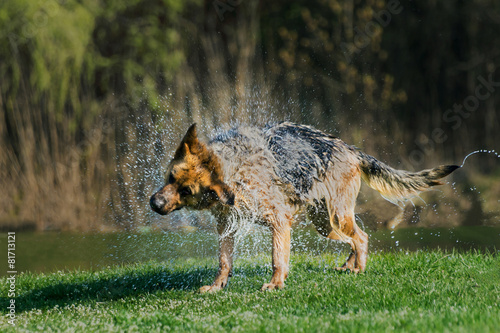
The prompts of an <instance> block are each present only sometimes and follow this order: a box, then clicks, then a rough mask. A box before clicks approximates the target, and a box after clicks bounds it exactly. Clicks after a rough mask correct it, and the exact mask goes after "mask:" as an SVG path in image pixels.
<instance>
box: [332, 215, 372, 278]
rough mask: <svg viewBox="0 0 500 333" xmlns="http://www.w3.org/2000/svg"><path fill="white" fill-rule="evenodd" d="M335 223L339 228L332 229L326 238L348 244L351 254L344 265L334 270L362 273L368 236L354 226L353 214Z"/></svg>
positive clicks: (364, 266) (364, 265)
mask: <svg viewBox="0 0 500 333" xmlns="http://www.w3.org/2000/svg"><path fill="white" fill-rule="evenodd" d="M337 221H338V222H337V223H338V224H337V225H338V227H339V228H338V229H337V228H335V227H334V228H333V230H332V232H331V233H330V234H329V235H328V238H330V239H336V240H341V241H343V242H346V243H349V245H350V246H351V253H350V255H349V258H348V259H347V261H346V262H345V264H344V265H342V266H341V267H338V268H336V269H337V270H342V271H345V270H347V269H349V270H350V271H352V272H355V273H359V272H363V271H364V270H365V268H366V259H367V255H368V235H367V234H366V232H364V231H363V230H361V229H360V228H359V227H358V226H357V225H356V222H355V218H354V213H350V214H347V215H344V216H342V217H340V218H337Z"/></svg>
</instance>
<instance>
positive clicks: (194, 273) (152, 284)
mask: <svg viewBox="0 0 500 333" xmlns="http://www.w3.org/2000/svg"><path fill="white" fill-rule="evenodd" d="M216 272H217V268H216V267H191V268H189V269H174V268H171V269H169V268H162V269H158V268H155V269H151V270H137V271H134V270H126V271H117V272H113V273H111V272H108V273H106V274H99V273H90V274H89V275H87V276H82V277H80V278H79V277H78V275H77V276H76V279H79V281H76V282H75V280H76V279H72V281H71V282H61V281H57V280H58V279H57V275H49V276H48V277H47V278H46V279H44V281H43V282H37V281H35V282H34V283H33V284H34V287H32V289H30V290H27V291H26V292H21V293H20V295H17V297H16V298H15V310H16V313H19V312H24V311H30V310H33V309H40V310H44V309H50V308H54V307H55V306H56V305H57V306H59V307H64V306H67V305H71V304H75V305H78V304H82V303H88V302H91V303H92V302H107V301H113V300H117V299H121V298H124V297H130V296H132V297H133V296H139V295H144V294H151V293H156V292H160V291H165V290H168V291H188V292H189V291H191V292H192V291H196V290H198V288H200V287H201V286H202V285H204V284H210V283H211V282H212V281H213V278H214V276H215V274H216ZM37 284H43V285H42V286H37ZM2 296H3V295H2ZM10 300H11V299H10V298H6V297H1V298H0V307H1V310H0V313H4V314H5V313H8V311H9V309H8V308H7V307H8V306H9V305H10Z"/></svg>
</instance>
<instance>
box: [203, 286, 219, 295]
mask: <svg viewBox="0 0 500 333" xmlns="http://www.w3.org/2000/svg"><path fill="white" fill-rule="evenodd" d="M220 290H222V288H221V287H220V286H203V287H201V288H200V293H201V294H204V293H215V292H217V291H220Z"/></svg>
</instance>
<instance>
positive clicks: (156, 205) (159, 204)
mask: <svg viewBox="0 0 500 333" xmlns="http://www.w3.org/2000/svg"><path fill="white" fill-rule="evenodd" d="M165 203H166V202H165V199H164V198H162V197H161V196H159V195H157V194H153V195H152V196H151V199H149V205H150V206H151V209H153V210H154V211H155V212H157V213H161V209H162V208H163V206H165Z"/></svg>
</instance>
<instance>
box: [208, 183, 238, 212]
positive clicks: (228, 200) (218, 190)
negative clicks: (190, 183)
mask: <svg viewBox="0 0 500 333" xmlns="http://www.w3.org/2000/svg"><path fill="white" fill-rule="evenodd" d="M210 190H211V191H212V192H213V193H215V194H216V195H217V198H218V199H219V201H220V202H221V203H223V204H224V205H228V206H234V193H233V191H231V189H230V188H229V186H227V185H226V184H224V183H222V182H221V183H217V184H214V185H212V186H210Z"/></svg>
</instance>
